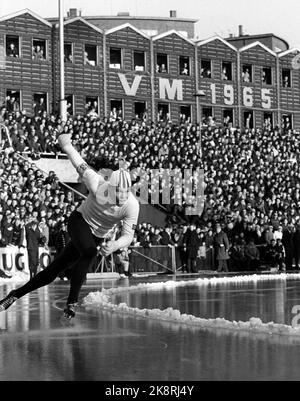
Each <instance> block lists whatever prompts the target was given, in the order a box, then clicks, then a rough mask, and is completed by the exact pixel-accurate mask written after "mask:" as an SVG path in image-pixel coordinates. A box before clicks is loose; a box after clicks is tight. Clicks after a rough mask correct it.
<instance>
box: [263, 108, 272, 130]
mask: <svg viewBox="0 0 300 401" xmlns="http://www.w3.org/2000/svg"><path fill="white" fill-rule="evenodd" d="M273 125H274V116H273V113H267V112H265V113H264V129H266V130H272V129H273Z"/></svg>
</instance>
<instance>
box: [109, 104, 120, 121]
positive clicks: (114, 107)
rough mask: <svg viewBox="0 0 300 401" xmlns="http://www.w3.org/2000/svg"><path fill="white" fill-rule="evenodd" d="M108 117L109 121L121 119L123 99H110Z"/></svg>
mask: <svg viewBox="0 0 300 401" xmlns="http://www.w3.org/2000/svg"><path fill="white" fill-rule="evenodd" d="M110 119H111V121H116V120H120V119H121V120H122V119H123V101H122V100H111V101H110Z"/></svg>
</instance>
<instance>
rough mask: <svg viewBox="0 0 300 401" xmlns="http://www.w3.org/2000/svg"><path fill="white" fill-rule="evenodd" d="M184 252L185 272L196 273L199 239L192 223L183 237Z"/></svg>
mask: <svg viewBox="0 0 300 401" xmlns="http://www.w3.org/2000/svg"><path fill="white" fill-rule="evenodd" d="M183 246H184V252H185V254H186V267H187V273H198V271H197V257H198V250H199V246H200V240H199V237H198V234H197V232H196V225H195V224H194V223H192V224H191V225H190V228H189V230H188V231H187V232H186V234H185V237H184V244H183Z"/></svg>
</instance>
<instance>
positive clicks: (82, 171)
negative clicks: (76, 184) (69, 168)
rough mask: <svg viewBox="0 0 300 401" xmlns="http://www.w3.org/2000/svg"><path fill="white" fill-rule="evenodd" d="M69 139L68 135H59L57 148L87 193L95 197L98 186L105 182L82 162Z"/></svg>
mask: <svg viewBox="0 0 300 401" xmlns="http://www.w3.org/2000/svg"><path fill="white" fill-rule="evenodd" d="M71 139H72V137H71V135H70V134H60V135H59V137H58V143H59V146H60V147H61V148H62V150H63V151H64V152H65V153H66V154H67V156H68V158H69V160H70V162H71V163H72V165H73V167H74V168H75V169H76V171H77V173H78V174H79V175H80V177H81V179H82V181H83V183H84V184H85V185H86V187H87V188H88V189H89V191H90V192H92V193H93V194H94V195H96V193H97V190H98V187H99V185H100V184H103V182H104V181H105V180H104V178H103V177H101V175H100V174H98V173H97V172H96V171H95V170H93V169H92V167H91V166H89V165H88V164H87V163H86V162H85V161H84V160H83V158H82V157H81V155H80V154H79V152H78V151H77V150H76V149H75V148H74V146H73V145H72V141H71Z"/></svg>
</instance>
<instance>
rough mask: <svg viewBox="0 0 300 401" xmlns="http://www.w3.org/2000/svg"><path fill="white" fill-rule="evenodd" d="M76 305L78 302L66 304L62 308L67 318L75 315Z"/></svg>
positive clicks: (72, 317) (69, 318)
mask: <svg viewBox="0 0 300 401" xmlns="http://www.w3.org/2000/svg"><path fill="white" fill-rule="evenodd" d="M77 306H78V303H76V304H68V305H67V306H66V308H65V310H64V317H65V318H66V319H68V320H71V319H74V317H75V315H76V307H77Z"/></svg>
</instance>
